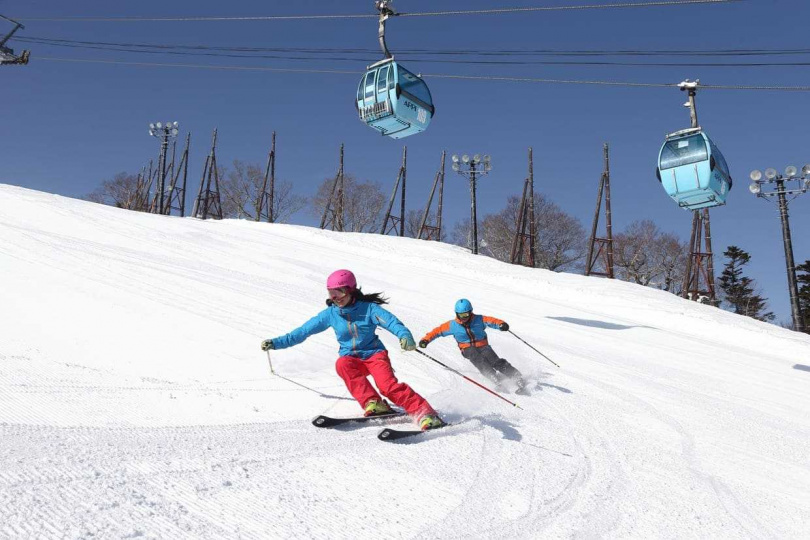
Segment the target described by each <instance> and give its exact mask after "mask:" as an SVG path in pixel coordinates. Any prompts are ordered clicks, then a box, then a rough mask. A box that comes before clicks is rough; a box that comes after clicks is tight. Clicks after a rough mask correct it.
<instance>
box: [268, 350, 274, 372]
mask: <svg viewBox="0 0 810 540" xmlns="http://www.w3.org/2000/svg"><path fill="white" fill-rule="evenodd" d="M267 363H268V364H270V373H272V374H273V375H275V374H276V371H275V370H274V369H273V361H272V360H270V351H269V350H268V351H267Z"/></svg>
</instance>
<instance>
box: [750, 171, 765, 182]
mask: <svg viewBox="0 0 810 540" xmlns="http://www.w3.org/2000/svg"><path fill="white" fill-rule="evenodd" d="M749 176H750V177H751V180H753V181H754V182H757V181H759V180H761V179H762V171H759V170H754V171H751V174H750V175H749Z"/></svg>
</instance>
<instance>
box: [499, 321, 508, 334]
mask: <svg viewBox="0 0 810 540" xmlns="http://www.w3.org/2000/svg"><path fill="white" fill-rule="evenodd" d="M498 330H500V331H501V332H506V331H507V330H509V325H508V324H506V323H505V322H502V323H501V324H499V325H498Z"/></svg>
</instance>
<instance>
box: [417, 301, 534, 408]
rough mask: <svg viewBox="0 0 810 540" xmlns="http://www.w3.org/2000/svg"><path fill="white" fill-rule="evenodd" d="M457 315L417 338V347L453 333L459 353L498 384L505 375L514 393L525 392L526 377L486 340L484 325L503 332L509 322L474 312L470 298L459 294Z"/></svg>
mask: <svg viewBox="0 0 810 540" xmlns="http://www.w3.org/2000/svg"><path fill="white" fill-rule="evenodd" d="M455 310H456V318H455V319H454V320H452V321H447V322H445V323H442V324H440V325H439V326H437V327H436V328H434V329H433V330H431V331H430V332H428V333H427V334H425V336H424V337H423V338H422V339H421V340H419V347H421V348H422V349H424V348H426V347H427V346H428V344H429V343H430V342H431V341H433V340H434V339H436V338H437V337H443V336H453V337H454V338H456V342H458V347H459V349H461V355H462V356H463V357H464V358H466V359H467V360H469V361H470V362H472V365H474V366H475V368H476V369H477V370H478V371H480V372H481V375H483V376H484V377H486V378H487V379H489V380H491V381H492V382H494V383H496V384H497V385H498V386H501V382H502V381H504V380H505V379H508V380H512V381H514V383H515V386H516V387H517V388H516V390H515V393H517V394H521V395H528V394H529V392H528V390H527V389H526V381H525V380H524V379H523V376H522V375H521V374H520V372H519V371H518V370H517V369H515V368H514V366H512V364H510V363H509V362H507V361H506V360H504V359H503V358H499V357H498V355H497V354H496V353H495V351H494V350H492V347H490V345H489V343H488V342H487V333H486V331H485V328H486V327H487V326H488V327H490V328H497V329H499V330H501V331H503V332H506V331H507V330H509V325H508V324H506V323H505V322H504V321H502V320H500V319H496V318H495V317H488V316H487V315H475V314H474V313H473V307H472V304H471V303H470V301H469V300H467V299H466V298H462V299H461V300H459V301H458V302H456V306H455Z"/></svg>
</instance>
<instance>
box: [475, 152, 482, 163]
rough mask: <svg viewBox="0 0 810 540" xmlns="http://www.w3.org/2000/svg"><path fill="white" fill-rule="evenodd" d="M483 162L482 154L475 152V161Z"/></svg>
mask: <svg viewBox="0 0 810 540" xmlns="http://www.w3.org/2000/svg"><path fill="white" fill-rule="evenodd" d="M480 162H481V154H475V155H474V156H473V163H480Z"/></svg>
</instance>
